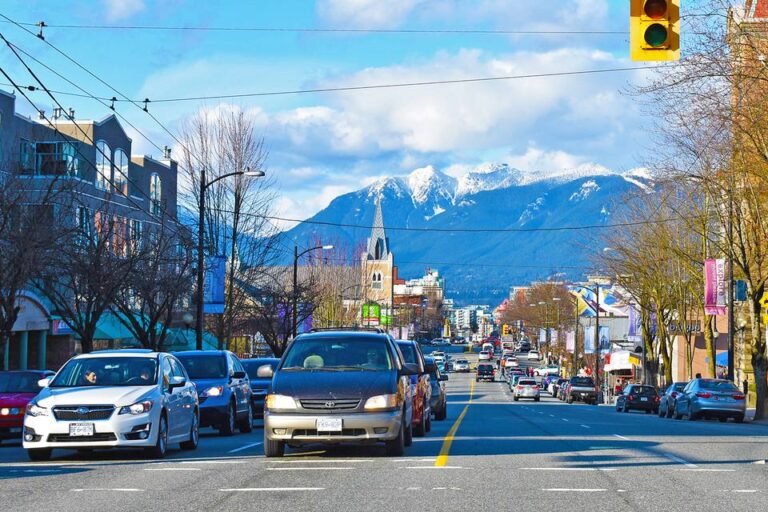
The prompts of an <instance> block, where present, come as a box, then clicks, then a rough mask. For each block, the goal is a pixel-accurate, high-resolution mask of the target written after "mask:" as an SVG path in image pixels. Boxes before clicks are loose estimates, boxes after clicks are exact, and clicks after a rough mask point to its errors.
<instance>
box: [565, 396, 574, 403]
mask: <svg viewBox="0 0 768 512" xmlns="http://www.w3.org/2000/svg"><path fill="white" fill-rule="evenodd" d="M566 402H568V403H569V404H572V403H573V398H572V397H570V396H569V397H568V400H566Z"/></svg>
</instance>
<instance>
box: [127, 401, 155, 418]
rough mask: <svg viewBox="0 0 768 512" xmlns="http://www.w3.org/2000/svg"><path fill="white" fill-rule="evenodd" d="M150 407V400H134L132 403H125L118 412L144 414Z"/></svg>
mask: <svg viewBox="0 0 768 512" xmlns="http://www.w3.org/2000/svg"><path fill="white" fill-rule="evenodd" d="M151 409H152V400H145V401H143V402H136V403H135V404H133V405H126V406H125V407H121V408H120V414H132V415H134V416H135V415H137V414H144V413H145V412H149V411H150V410H151Z"/></svg>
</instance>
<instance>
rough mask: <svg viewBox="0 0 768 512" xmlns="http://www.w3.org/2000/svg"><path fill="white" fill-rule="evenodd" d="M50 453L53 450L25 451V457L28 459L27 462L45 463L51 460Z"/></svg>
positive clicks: (37, 449) (36, 449)
mask: <svg viewBox="0 0 768 512" xmlns="http://www.w3.org/2000/svg"><path fill="white" fill-rule="evenodd" d="M52 451H53V450H50V449H48V448H34V449H30V450H27V457H29V460H31V461H32V462H45V461H47V460H51V452H52Z"/></svg>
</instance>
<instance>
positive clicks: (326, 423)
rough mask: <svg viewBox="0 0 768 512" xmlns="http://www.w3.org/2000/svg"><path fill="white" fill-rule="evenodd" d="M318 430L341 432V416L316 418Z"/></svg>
mask: <svg viewBox="0 0 768 512" xmlns="http://www.w3.org/2000/svg"><path fill="white" fill-rule="evenodd" d="M317 431H318V432H341V418H318V419H317Z"/></svg>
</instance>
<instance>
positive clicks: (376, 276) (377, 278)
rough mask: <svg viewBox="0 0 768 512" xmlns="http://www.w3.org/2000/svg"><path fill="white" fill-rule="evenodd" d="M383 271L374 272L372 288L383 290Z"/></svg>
mask: <svg viewBox="0 0 768 512" xmlns="http://www.w3.org/2000/svg"><path fill="white" fill-rule="evenodd" d="M381 286H382V285H381V273H378V272H374V273H373V279H372V280H371V288H372V289H374V290H381Z"/></svg>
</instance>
